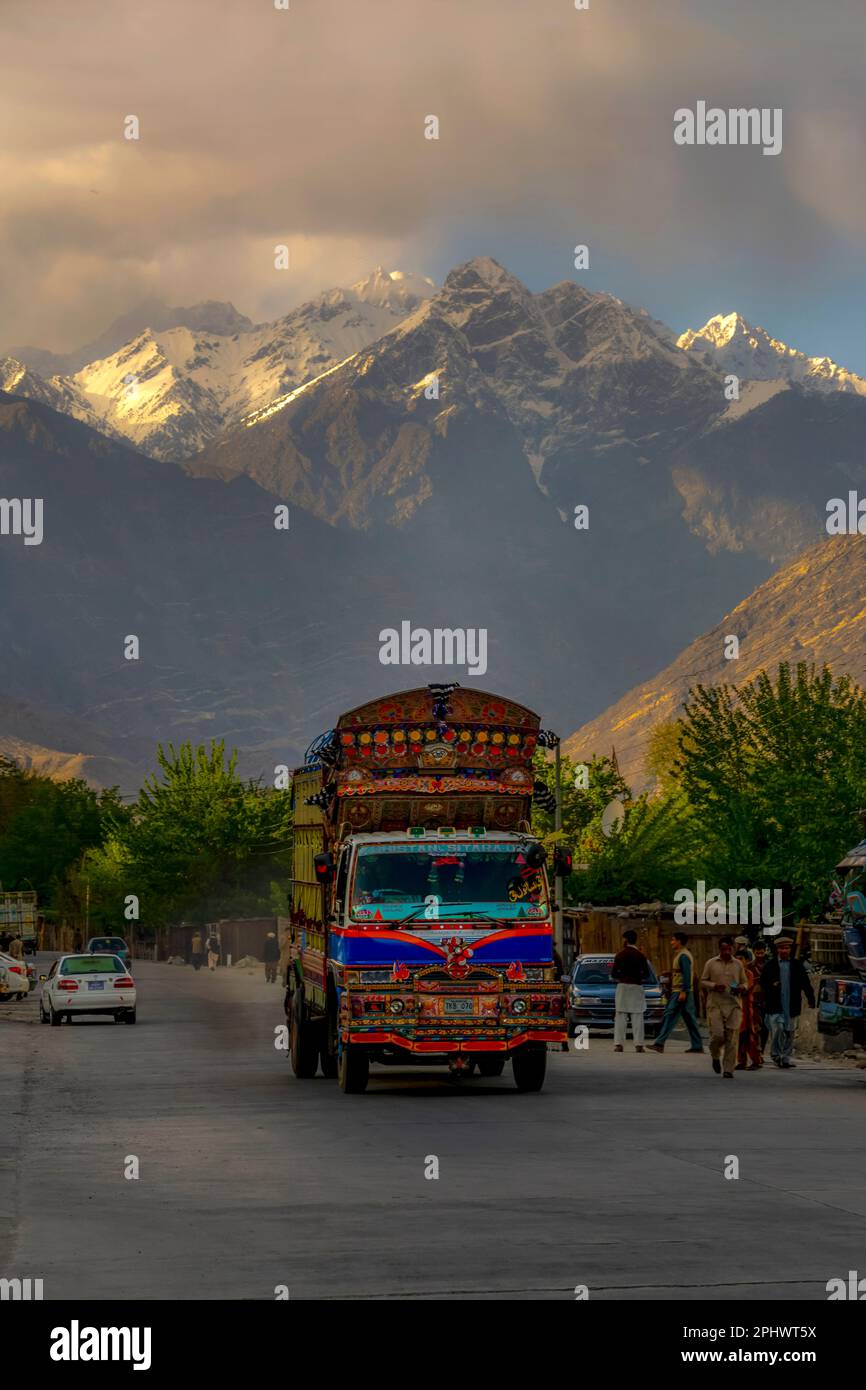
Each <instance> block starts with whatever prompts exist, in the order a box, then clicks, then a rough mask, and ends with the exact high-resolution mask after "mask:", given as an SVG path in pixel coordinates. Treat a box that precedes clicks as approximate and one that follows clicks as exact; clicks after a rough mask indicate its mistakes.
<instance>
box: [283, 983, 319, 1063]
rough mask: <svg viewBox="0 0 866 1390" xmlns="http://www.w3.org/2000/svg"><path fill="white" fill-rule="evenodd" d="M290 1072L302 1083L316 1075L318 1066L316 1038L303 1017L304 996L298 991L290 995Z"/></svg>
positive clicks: (307, 1021)
mask: <svg viewBox="0 0 866 1390" xmlns="http://www.w3.org/2000/svg"><path fill="white" fill-rule="evenodd" d="M289 1036H290V1043H291V1058H292V1071H293V1072H294V1073H295V1076H297V1077H299V1078H300V1079H301V1080H302V1081H307V1080H309V1078H310V1077H312V1076H315V1075H316V1070H317V1068H318V1065H319V1046H318V1038H317V1037H316V1034H315V1031H314V1029H313V1028H312V1027H311V1025H310V1022H309V1020H308V1019H306V1018H305V1017H304V996H303V995H302V994H301V992H300V991H299V990H295V993H294V994H293V995H292V1020H291V1027H290V1035H289Z"/></svg>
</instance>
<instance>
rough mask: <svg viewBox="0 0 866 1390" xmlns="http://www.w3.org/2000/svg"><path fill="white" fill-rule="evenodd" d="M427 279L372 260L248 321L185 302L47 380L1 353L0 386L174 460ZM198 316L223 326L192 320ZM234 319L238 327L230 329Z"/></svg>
mask: <svg viewBox="0 0 866 1390" xmlns="http://www.w3.org/2000/svg"><path fill="white" fill-rule="evenodd" d="M434 290H435V286H434V284H433V282H432V281H431V280H428V279H427V278H426V277H424V276H421V275H410V274H404V273H403V272H402V271H390V272H388V271H384V270H382V268H381V267H379V268H377V269H376V270H375V271H373V273H372V274H371V275H369V276H367V278H366V279H364V280H361V281H359V282H358V283H357V284H355V285H352V286H351V287H350V288H349V289H333V290H327V291H325V292H324V293H323V294H320V295H318V296H317V297H316V298H315V299H313V300H311V301H309V302H308V303H306V304H302V305H300V306H299V307H298V308H297V309H294V310H292V312H291V313H289V314H287V315H286V316H285V317H284V318H281V319H278V320H277V321H276V322H275V323H268V324H259V325H252V324H251V323H250V321H249V320H248V319H243V318H242V316H240V315H238V314H237V311H236V310H235V309H234V308H233V306H232V305H203V306H201V309H202V313H201V314H199V315H196V312H195V306H194V307H193V309H190V310H183V311H177V312H179V313H182V314H183V315H184V316H185V318H186V320H187V322H186V323H184V324H182V325H179V326H175V327H168V328H164V329H158V328H154V327H153V326H152V325H150V326H148V327H146V328H144V329H143V331H141V332H139V333H137V334H136V335H135V336H134V337H133V338H132V339H131V340H130V341H127V342H125V343H124V344H123V346H121V347H119V348H118V349H117V350H116V351H113V352H111V353H110V354H109V355H108V356H106V357H102V358H98V359H96V360H94V361H90V362H88V363H87V365H86V366H83V367H82V368H81V369H80V370H78V371H76V372H74V373H72V374H71V375H67V376H64V375H60V374H55V375H53V376H50V377H48V379H47V380H46V379H44V378H42V377H40V376H39V375H38V374H37V373H36V372H34V371H32V370H30V369H29V368H27V367H25V366H24V365H23V364H22V363H21V362H18V361H17V360H16V359H14V358H5V359H2V360H0V386H2V389H4V390H6V391H9V392H16V393H17V394H19V395H24V396H28V397H30V398H31V399H35V400H40V401H43V402H44V403H45V404H48V405H51V406H52V407H53V408H54V409H56V410H62V411H63V412H64V413H66V414H69V415H72V416H74V417H75V418H76V419H78V420H82V421H84V422H85V423H86V424H89V425H91V426H92V427H95V428H98V429H100V430H101V431H102V432H103V433H105V434H108V435H110V436H113V437H115V438H118V439H125V440H127V441H128V442H129V443H132V444H134V445H135V446H136V447H137V448H138V449H140V450H141V451H142V452H144V453H147V454H150V455H151V456H153V457H155V458H161V459H174V460H178V459H183V458H187V457H189V456H190V455H192V454H195V453H198V452H199V451H200V450H201V449H202V448H204V446H205V444H206V443H207V442H208V441H209V440H210V439H212V438H213V437H214V436H215V435H217V434H218V433H220V431H222V430H223V429H225V428H226V427H227V426H231V425H233V424H235V423H237V422H238V421H240V420H241V419H243V418H244V416H246V415H250V414H254V413H256V412H259V411H261V410H262V409H264V408H266V407H267V406H269V405H270V403H271V402H272V401H274V400H275V399H277V398H280V397H283V396H285V395H287V394H288V393H291V392H293V391H295V390H297V389H298V388H299V387H302V386H303V385H304V384H305V383H307V382H309V381H311V380H313V379H314V378H316V377H319V376H321V374H322V373H323V372H325V371H327V370H329V369H330V368H332V367H334V366H335V365H336V364H337V363H340V362H342V361H344V360H345V359H346V358H347V357H350V356H351V355H352V354H354V353H356V352H358V351H359V350H360V349H361V348H363V347H366V346H367V345H368V344H369V343H371V342H373V341H374V340H375V339H377V338H380V337H381V336H382V335H383V334H385V333H387V332H388V331H389V330H390V329H391V328H393V327H394V326H395V325H396V324H398V323H400V322H401V320H402V319H404V318H405V317H406V315H407V314H409V313H411V312H412V311H413V310H414V309H415V308H416V307H417V306H418V305H419V304H420V303H421V302H422V301H423V300H424V299H425V298H426V297H428V296H429V295H431V294H432V293H433V292H434ZM217 309H219V310H221V311H222V312H221V313H219V314H218V313H216V310H217ZM170 312H171V311H170ZM197 319H198V321H199V322H202V321H204V322H207V323H210V324H216V325H217V326H218V327H225V328H226V329H227V330H232V331H226V332H217V331H214V329H213V327H195V326H191V325H195V323H196V321H197ZM238 320H240V321H241V322H242V324H246V325H248V326H247V327H240V328H236V327H235V325H236V324H237V322H238Z"/></svg>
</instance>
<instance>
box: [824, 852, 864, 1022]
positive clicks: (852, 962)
mask: <svg viewBox="0 0 866 1390" xmlns="http://www.w3.org/2000/svg"><path fill="white" fill-rule="evenodd" d="M831 902H832V904H833V906H834V907H836V908H837V910H841V928H842V940H843V943H844V948H845V954H846V955H847V957H848V961H849V966H850V968H849V969H848V970H846V971H832V972H829V973H824V974H822V976H821V980H820V983H819V986H818V1031H819V1032H821V1033H843V1032H844V1033H847V1032H850V1033H851V1035H852V1037H853V1040H854V1042H855V1043H864V1042H866V840H861V841H860V843H859V844H858V845H855V846H854V848H853V849H851V850H849V851H848V853H847V854H846V855H845V858H844V859H842V860H841V861H840V863H838V864H837V865H836V876H835V878H834V880H833V892H832V896H831Z"/></svg>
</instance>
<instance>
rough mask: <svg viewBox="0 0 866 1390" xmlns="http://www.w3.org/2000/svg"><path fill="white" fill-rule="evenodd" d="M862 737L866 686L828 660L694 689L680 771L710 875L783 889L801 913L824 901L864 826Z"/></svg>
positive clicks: (727, 882) (865, 736)
mask: <svg viewBox="0 0 866 1390" xmlns="http://www.w3.org/2000/svg"><path fill="white" fill-rule="evenodd" d="M864 740H866V694H864V692H863V691H862V690H861V689H860V688H859V687H858V686H857V685H856V684H855V683H854V682H853V681H852V680H851V679H850V677H848V676H842V677H839V678H837V677H834V676H833V674H832V672H831V671H830V670H829V668H827V667H826V666H825V667H823V668H821V669H820V670H816V668H815V667H814V666H809V665H807V664H805V663H800V664H799V665H797V666H796V668H794V669H793V670H792V668H791V667H790V666H789V665H788V664H787V663H782V664H781V665H780V666H779V668H778V672H777V674H776V677H775V679H773V678H772V677H771V676H770V675H768V674H767V672H765V671H762V672H760V673H759V675H757V676H756V677H755V678H754V680H752V681H750V682H748V683H747V684H746V685H744V686H743V687H741V688H736V687H727V686H722V687H717V688H711V689H708V688H706V687H704V686H698V687H696V688H695V689H694V690H693V691H691V699H690V703H689V704H688V705H687V707H686V710H685V715H684V719H683V728H682V733H681V738H680V756H679V759H678V764H677V776H678V780H679V783H680V786H681V787H682V790H683V793H684V795H685V796H686V798H687V800H688V802H689V804H690V806H691V808H692V811H693V814H694V817H695V821H696V824H697V826H698V828H699V838H700V841H701V844H702V846H703V858H704V861H705V865H706V874H707V877H709V878H711V879H712V885H713V886H718V887H722V888H730V887H744V888H748V887H767V888H770V887H772V888H778V887H780V888H782V889H783V891H784V893H785V901H786V905H787V906H789V907H790V908H792V909H793V910H794V912H795V914H798V915H799V914H803V913H814V912H817V911H820V910H821V908H822V907H823V906H824V905H825V903H826V897H827V881H828V875H829V871H830V869H831V867H832V865H833V864H834V863H835V862H836V861H837V859H838V858H840V857H841V855H842V854H843V853H844V852H845V850H846V849H848V848H849V847H850V845H851V844H852V842H853V841H855V840H857V839H859V838H860V836H861V833H862V831H861V828H860V822H859V818H858V811H859V810H860V809H861V808H862V807H863V805H864V803H866V769H864V763H863V751H862V750H863V748H864V746H866V744H864Z"/></svg>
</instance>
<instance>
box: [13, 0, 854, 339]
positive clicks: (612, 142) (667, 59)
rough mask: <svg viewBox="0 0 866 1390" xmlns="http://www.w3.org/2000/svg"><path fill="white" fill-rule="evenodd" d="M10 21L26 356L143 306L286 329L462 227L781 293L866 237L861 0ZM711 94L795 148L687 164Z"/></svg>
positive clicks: (695, 0) (479, 4)
mask: <svg viewBox="0 0 866 1390" xmlns="http://www.w3.org/2000/svg"><path fill="white" fill-rule="evenodd" d="M0 25H2V27H3V30H4V32H3V35H2V42H3V47H4V59H5V62H4V68H5V79H4V85H3V89H2V92H0V123H2V126H3V128H4V142H3V151H2V153H0V187H2V188H3V190H4V193H3V206H2V212H0V267H2V268H0V277H2V280H0V298H2V303H3V307H4V324H3V339H4V340H5V342H6V343H7V344H8V343H10V342H14V341H19V342H20V341H25V340H28V341H31V342H33V341H37V342H40V343H42V344H44V345H47V346H53V347H64V346H72V345H74V344H77V343H78V342H80V341H83V340H85V339H86V338H88V337H90V336H93V335H94V334H95V333H97V332H98V331H99V330H100V329H101V328H102V327H103V326H104V324H105V322H106V321H107V320H108V319H110V318H111V317H113V316H114V315H115V314H117V313H119V312H121V311H122V310H123V309H125V308H127V307H128V306H129V305H130V304H132V303H134V302H135V301H136V300H137V299H139V298H141V297H143V296H144V295H147V294H159V295H160V296H162V297H164V298H166V299H170V300H173V301H175V302H184V303H188V302H190V301H191V300H194V299H196V298H202V297H213V298H232V299H234V300H235V301H236V302H237V303H238V305H239V307H240V308H242V309H243V310H244V311H245V312H248V313H250V314H252V315H253V316H259V315H263V314H265V313H267V314H270V313H274V312H277V311H278V310H279V309H280V308H286V307H288V305H289V304H290V303H292V302H294V301H296V300H298V299H299V298H302V297H304V296H305V295H306V294H309V293H311V292H313V291H315V290H317V289H319V288H322V287H324V286H325V285H328V284H332V283H339V282H345V281H346V280H348V279H350V278H354V277H356V276H357V275H360V274H362V273H363V272H365V271H366V270H367V269H368V268H369V267H370V266H371V265H372V264H375V263H378V262H380V261H389V262H391V263H400V264H403V265H404V266H407V267H409V268H418V269H421V270H423V269H425V268H426V266H425V262H424V257H425V256H427V255H429V252H430V248H431V246H432V245H434V244H435V242H436V239H437V235H438V234H439V233H440V232H442V231H443V229H446V228H447V229H448V230H449V234H453V228H454V226H455V225H456V224H457V223H458V222H459V220H460V218H461V217H463V216H465V217H466V218H467V219H470V220H471V223H472V226H473V228H474V230H475V233H476V236H477V235H478V233H479V231H481V232H482V233H483V229H484V226H485V223H487V224H489V226H490V228H491V231H492V230H493V229H494V228H495V227H497V226H499V225H501V224H502V223H503V221H507V220H511V221H513V223H514V225H516V226H525V227H528V228H529V227H531V225H532V222H533V220H534V221H535V222H536V224H539V223H547V224H550V223H553V224H558V225H559V226H561V227H562V229H563V233H562V234H563V244H564V247H565V248H566V250H567V246H568V244H569V242H570V241H571V239H572V237H573V240H574V241H578V240H583V239H586V237H585V228H587V227H589V228H590V229H591V231H592V235H593V237H594V238H595V240H596V245H599V244H600V245H601V246H603V247H604V248H606V249H607V250H608V251H609V252H610V254H612V255H618V256H622V257H624V258H628V259H629V260H630V261H631V262H632V263H641V264H643V265H644V266H645V267H646V268H647V273H651V272H652V268H653V266H654V265H657V266H668V265H671V264H674V263H676V262H677V261H678V260H683V261H687V262H694V261H695V259H698V260H700V259H701V258H702V257H706V258H707V260H708V261H712V259H713V257H714V255H725V256H730V255H731V250H732V246H733V247H742V248H744V253H745V254H748V255H749V257H750V258H751V260H752V261H753V262H754V261H758V262H765V264H766V267H767V273H768V275H771V276H772V275H776V276H785V275H790V274H793V273H794V272H795V271H796V267H797V266H798V264H800V263H803V262H805V261H807V260H808V258H809V257H810V256H813V255H814V249H815V245H816V241H817V242H820V239H821V236H822V235H826V236H828V237H841V238H843V239H847V240H849V241H851V242H852V243H853V242H857V241H859V240H860V239H861V238H862V235H863V231H864V225H866V193H864V188H863V183H862V179H861V177H860V172H859V171H860V170H861V169H862V167H863V160H862V155H863V154H864V152H866V122H864V109H863V96H862V85H861V83H860V82H859V80H857V68H858V64H859V63H860V62H862V56H863V38H862V27H863V26H862V6H861V5H860V4H859V3H857V4H848V3H847V0H837V2H836V3H834V4H833V5H830V6H821V5H819V4H817V3H815V4H813V3H811V0H809V2H808V3H807V0H763V3H762V4H761V5H760V6H757V5H754V4H752V3H748V4H747V3H738V0H731V3H725V4H719V3H709V0H668V2H667V3H649V0H605V2H604V3H602V0H592V4H591V8H590V10H589V11H576V10H575V9H574V8H573V5H572V4H570V0H531V3H530V2H529V0H291V8H290V9H289V10H288V11H280V10H276V9H275V8H274V7H273V5H272V4H270V3H268V0H256V2H255V3H251V0H210V2H208V0H183V3H180V4H179V3H177V0H147V3H140V4H136V3H135V2H134V0H131V2H130V3H126V4H123V5H118V4H116V3H110V0H76V3H75V4H74V5H69V4H68V3H62V2H61V0H41V2H40V4H38V5H33V4H32V0H4V4H3V7H2V14H0ZM699 98H702V99H704V100H706V101H708V102H709V103H711V104H718V105H720V106H724V107H728V106H732V105H749V106H751V105H758V106H771V107H772V106H781V107H782V108H783V110H784V149H783V152H782V154H781V155H780V156H779V157H778V158H775V159H770V158H765V157H763V156H762V155H761V153H760V151H759V150H755V149H742V148H736V149H726V150H721V149H715V150H707V149H682V148H678V147H676V146H675V145H674V143H673V135H672V131H673V112H674V110H675V108H677V107H679V106H684V105H686V106H691V105H693V104H694V102H695V101H696V100H698V99H699ZM128 114H135V115H137V116H138V117H139V118H140V121H141V140H140V141H139V142H132V141H126V140H124V139H123V119H124V117H125V116H126V115H128ZM428 114H436V115H437V116H438V117H439V118H440V121H441V139H440V140H439V141H438V142H432V141H427V140H425V139H424V138H423V120H424V117H425V116H426V115H428ZM283 241H285V242H287V243H288V244H289V246H290V248H291V251H292V269H291V271H290V272H288V274H287V275H286V274H283V275H282V278H281V277H280V273H279V272H277V271H275V270H274V268H273V246H274V244H275V243H277V242H283ZM478 249H484V248H483V247H479V248H478ZM561 274H567V262H566V260H565V257H564V260H563V267H562V271H561ZM554 278H559V277H558V276H556V277H554ZM610 288H611V289H614V290H615V289H616V286H615V285H611V286H610Z"/></svg>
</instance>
